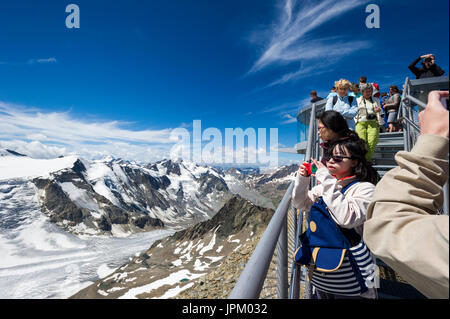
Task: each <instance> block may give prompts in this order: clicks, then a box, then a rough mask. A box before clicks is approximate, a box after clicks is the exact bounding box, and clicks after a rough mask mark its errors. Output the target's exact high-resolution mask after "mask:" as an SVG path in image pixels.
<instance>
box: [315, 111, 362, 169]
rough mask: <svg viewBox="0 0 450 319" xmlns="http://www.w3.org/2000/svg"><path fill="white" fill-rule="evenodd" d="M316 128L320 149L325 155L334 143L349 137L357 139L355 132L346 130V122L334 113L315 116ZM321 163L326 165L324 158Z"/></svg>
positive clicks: (328, 112)
mask: <svg viewBox="0 0 450 319" xmlns="http://www.w3.org/2000/svg"><path fill="white" fill-rule="evenodd" d="M317 120H318V126H317V131H318V134H319V138H320V139H321V140H322V143H321V144H320V147H321V148H322V149H323V153H324V154H326V152H327V150H328V149H329V148H330V145H332V144H333V143H334V142H336V141H339V140H345V139H347V138H349V137H357V136H358V135H357V134H356V132H355V131H352V130H350V129H349V128H348V124H347V121H346V120H345V118H344V117H343V116H342V115H341V113H339V112H336V111H325V112H322V113H320V114H319V115H318V116H317ZM321 162H322V163H323V164H324V165H326V164H327V161H326V159H325V157H323V158H322V160H321Z"/></svg>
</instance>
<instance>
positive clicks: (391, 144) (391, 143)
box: [377, 140, 404, 149]
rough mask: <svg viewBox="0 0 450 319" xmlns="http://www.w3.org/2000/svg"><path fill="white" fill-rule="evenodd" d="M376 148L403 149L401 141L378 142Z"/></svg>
mask: <svg viewBox="0 0 450 319" xmlns="http://www.w3.org/2000/svg"><path fill="white" fill-rule="evenodd" d="M377 147H378V148H380V147H398V148H401V149H404V143H403V140H401V141H379V142H378V144H377Z"/></svg>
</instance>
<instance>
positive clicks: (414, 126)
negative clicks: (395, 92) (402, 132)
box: [399, 116, 420, 132]
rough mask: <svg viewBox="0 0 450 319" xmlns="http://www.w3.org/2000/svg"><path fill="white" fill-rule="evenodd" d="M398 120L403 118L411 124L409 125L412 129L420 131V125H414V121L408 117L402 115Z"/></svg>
mask: <svg viewBox="0 0 450 319" xmlns="http://www.w3.org/2000/svg"><path fill="white" fill-rule="evenodd" d="M399 120H400V121H401V120H405V121H406V122H408V124H409V125H411V127H412V128H413V129H414V130H416V132H420V127H418V126H417V125H416V123H414V122H413V121H411V120H410V119H409V118H407V117H404V116H402V117H400V118H399Z"/></svg>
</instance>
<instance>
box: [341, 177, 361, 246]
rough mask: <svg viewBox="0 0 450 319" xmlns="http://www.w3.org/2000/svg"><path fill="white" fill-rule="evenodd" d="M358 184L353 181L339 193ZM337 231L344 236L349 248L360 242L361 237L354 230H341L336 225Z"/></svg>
mask: <svg viewBox="0 0 450 319" xmlns="http://www.w3.org/2000/svg"><path fill="white" fill-rule="evenodd" d="M356 183H359V181H353V182H351V183H349V184H348V185H346V186H345V187H343V188H342V190H341V193H342V194H344V193H345V192H346V191H347V190H348V189H349V188H350V187H352V186H353V185H355V184H356ZM337 226H338V228H339V230H340V231H341V232H342V234H344V236H345V237H346V238H347V240H348V241H349V242H350V244H351V246H352V247H353V246H356V245H357V244H358V243H359V242H360V241H361V236H360V235H359V234H358V233H357V232H356V230H354V229H348V228H343V227H340V226H339V225H337Z"/></svg>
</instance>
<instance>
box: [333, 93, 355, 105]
mask: <svg viewBox="0 0 450 319" xmlns="http://www.w3.org/2000/svg"><path fill="white" fill-rule="evenodd" d="M353 98H354V97H353V96H350V95H349V96H348V104H350V106H352V103H353ZM337 101H338V96H337V95H335V96H333V106H335V105H336V103H337Z"/></svg>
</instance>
